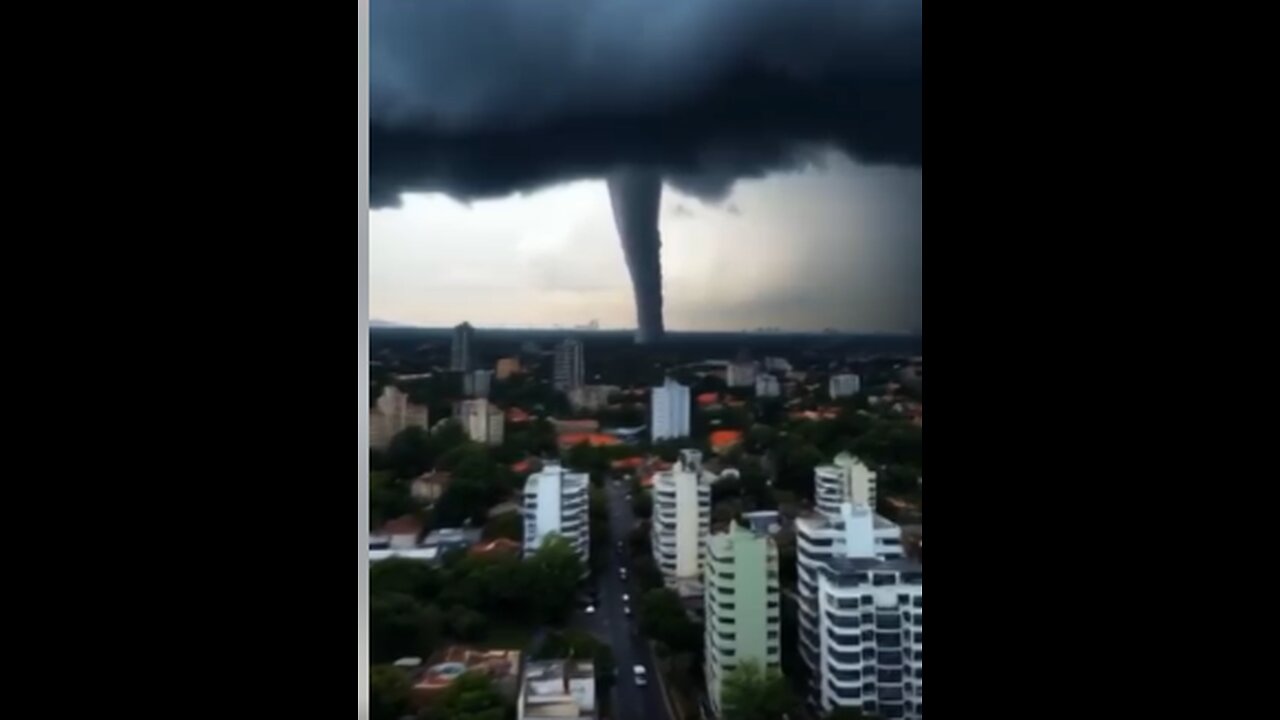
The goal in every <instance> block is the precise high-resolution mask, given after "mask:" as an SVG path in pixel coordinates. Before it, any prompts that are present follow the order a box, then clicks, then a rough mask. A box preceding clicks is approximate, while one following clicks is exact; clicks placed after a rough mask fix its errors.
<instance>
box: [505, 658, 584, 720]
mask: <svg viewBox="0 0 1280 720" xmlns="http://www.w3.org/2000/svg"><path fill="white" fill-rule="evenodd" d="M598 708H599V703H598V702H597V700H596V668H595V664H594V663H593V662H592V661H590V660H578V659H573V658H570V659H566V660H529V661H527V662H526V663H525V667H524V681H523V682H522V683H521V685H520V697H519V699H518V700H517V701H516V717H517V720H595V718H596V717H598V715H597V712H598Z"/></svg>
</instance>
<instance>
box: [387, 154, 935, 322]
mask: <svg viewBox="0 0 1280 720" xmlns="http://www.w3.org/2000/svg"><path fill="white" fill-rule="evenodd" d="M921 194H922V189H921V171H920V170H919V169H908V168H899V167H889V166H864V165H858V164H855V163H853V162H851V161H849V160H848V159H847V158H846V157H844V156H843V155H838V154H835V153H832V154H831V155H829V156H828V157H827V159H826V161H825V162H824V163H823V166H822V167H813V168H808V169H806V170H804V171H796V172H791V173H780V174H774V175H771V176H768V177H766V178H763V179H756V180H744V181H740V182H738V183H737V185H736V186H735V187H734V189H733V191H732V193H731V194H730V196H729V197H728V198H727V199H726V200H724V201H723V202H721V203H717V204H711V203H705V202H703V201H701V200H698V199H697V198H694V197H692V196H688V195H684V194H682V193H680V192H678V191H676V190H674V189H672V188H671V187H670V186H668V187H667V188H666V191H665V192H664V195H663V200H662V213H661V231H662V264H663V287H664V293H665V300H666V307H665V314H666V322H667V327H668V328H670V329H672V330H741V329H745V328H755V327H781V328H783V329H787V330H800V331H803V330H820V329H823V328H827V327H831V328H836V329H839V330H846V331H864V332H870V331H905V330H915V329H919V327H920V314H921V250H922V248H921V217H920V211H921V202H922V199H921ZM369 238H370V248H369V296H370V297H369V315H370V318H371V319H375V320H380V321H388V322H397V323H405V324H413V325H424V326H450V325H455V324H457V323H460V322H462V321H464V320H466V321H469V322H471V324H473V325H476V326H479V327H554V326H565V327H568V326H573V325H581V324H585V323H587V322H589V321H590V320H593V319H595V320H598V321H599V322H600V325H601V327H602V328H631V327H634V325H635V309H634V306H633V300H632V295H631V283H630V279H629V276H628V274H627V268H626V264H625V262H624V261H623V256H622V249H621V246H620V245H619V242H618V238H617V232H616V230H615V229H614V225H613V217H612V214H611V210H610V205H609V197H608V192H607V191H606V189H605V186H604V182H603V181H602V180H595V181H580V182H573V183H567V184H562V185H557V186H553V187H548V188H543V189H541V190H538V191H536V192H533V193H528V194H521V195H512V196H508V197H506V198H502V199H498V200H484V201H476V202H472V203H470V204H464V203H461V202H458V201H456V200H453V199H451V198H449V197H447V196H445V195H439V194H431V195H407V196H405V197H404V198H403V203H402V205H401V206H400V207H399V208H395V209H383V210H375V211H373V212H371V213H370V216H369Z"/></svg>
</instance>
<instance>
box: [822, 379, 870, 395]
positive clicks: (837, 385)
mask: <svg viewBox="0 0 1280 720" xmlns="http://www.w3.org/2000/svg"><path fill="white" fill-rule="evenodd" d="M860 390H862V378H860V377H858V376H857V375H853V374H851V373H849V374H844V375H832V376H831V379H830V380H829V381H828V382H827V391H828V393H829V394H830V395H831V397H833V398H843V397H851V396H853V395H857V394H858V392H859V391H860Z"/></svg>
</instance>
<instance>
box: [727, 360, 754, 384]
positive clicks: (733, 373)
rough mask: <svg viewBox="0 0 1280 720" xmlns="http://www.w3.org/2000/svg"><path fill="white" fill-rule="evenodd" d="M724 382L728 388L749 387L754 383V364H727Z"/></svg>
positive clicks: (748, 362)
mask: <svg viewBox="0 0 1280 720" xmlns="http://www.w3.org/2000/svg"><path fill="white" fill-rule="evenodd" d="M725 382H726V383H727V384H728V385H729V387H751V386H752V385H754V384H755V382H756V364H755V363H754V362H750V361H747V362H732V363H729V368H728V370H727V371H726V373H725Z"/></svg>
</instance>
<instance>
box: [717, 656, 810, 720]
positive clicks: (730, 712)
mask: <svg viewBox="0 0 1280 720" xmlns="http://www.w3.org/2000/svg"><path fill="white" fill-rule="evenodd" d="M720 706H721V708H722V712H721V713H720V717H721V719H722V720H777V719H778V718H780V717H783V716H784V715H787V714H788V713H790V712H791V711H792V709H793V708H794V707H795V698H794V696H793V695H792V694H791V688H789V687H788V686H787V681H786V678H784V677H782V673H780V672H778V671H777V670H772V669H771V670H769V671H768V672H762V671H761V670H760V664H759V663H757V662H755V661H754V660H745V661H743V662H741V663H739V664H738V666H737V667H736V668H734V669H733V670H731V671H730V672H729V674H728V675H726V676H725V678H724V683H723V685H722V686H721V689H720Z"/></svg>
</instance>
